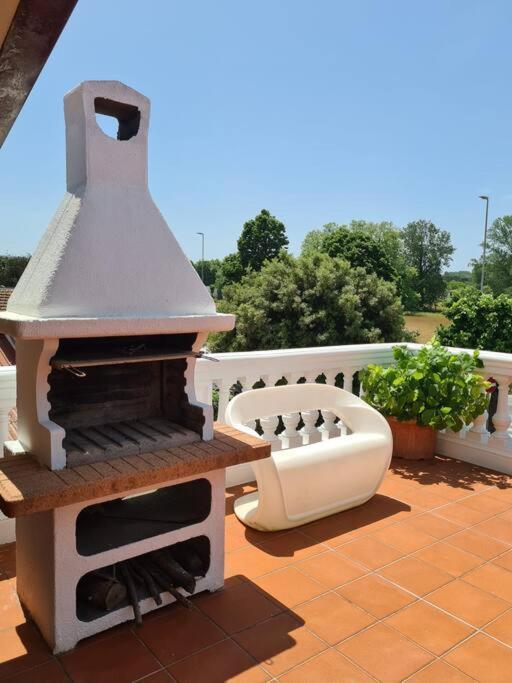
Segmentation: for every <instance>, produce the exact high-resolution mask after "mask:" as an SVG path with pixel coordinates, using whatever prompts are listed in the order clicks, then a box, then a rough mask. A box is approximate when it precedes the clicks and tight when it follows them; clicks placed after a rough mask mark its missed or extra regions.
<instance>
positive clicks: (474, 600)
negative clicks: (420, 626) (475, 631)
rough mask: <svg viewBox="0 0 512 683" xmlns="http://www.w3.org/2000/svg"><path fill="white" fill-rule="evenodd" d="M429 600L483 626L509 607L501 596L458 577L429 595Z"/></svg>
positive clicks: (451, 612) (476, 624) (474, 624)
mask: <svg viewBox="0 0 512 683" xmlns="http://www.w3.org/2000/svg"><path fill="white" fill-rule="evenodd" d="M428 601H429V602H432V603H433V604H434V605H437V606H438V607H441V609H444V610H446V611H447V612H450V614H453V615H454V616H456V617H459V618H460V619H464V621H467V622H468V623H470V624H473V626H478V627H481V626H483V625H484V624H487V622H489V621H491V619H494V618H495V617H497V616H498V615H499V614H501V613H502V612H505V610H507V609H508V608H509V604H508V603H507V602H505V601H504V600H501V599H500V598H497V597H495V596H494V595H491V594H490V593H487V592H486V591H483V590H480V588H476V586H472V585H471V584H469V583H466V582H465V581H462V580H461V579H456V580H455V581H453V582H452V583H450V584H448V585H447V586H443V587H442V588H440V589H439V590H437V591H435V593H432V594H431V595H429V596H428Z"/></svg>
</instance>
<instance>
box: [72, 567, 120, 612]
mask: <svg viewBox="0 0 512 683" xmlns="http://www.w3.org/2000/svg"><path fill="white" fill-rule="evenodd" d="M77 597H78V599H79V600H81V601H83V602H89V603H91V604H92V605H94V606H95V607H97V608H98V609H101V610H104V611H105V612H109V611H110V610H113V609H114V608H116V607H117V606H118V605H120V604H121V603H122V602H123V600H125V599H126V588H125V586H124V585H123V584H122V583H121V582H120V581H117V579H114V578H112V577H111V576H108V574H106V573H104V572H91V573H90V574H86V575H85V576H84V577H83V578H82V579H80V581H79V583H78V587H77Z"/></svg>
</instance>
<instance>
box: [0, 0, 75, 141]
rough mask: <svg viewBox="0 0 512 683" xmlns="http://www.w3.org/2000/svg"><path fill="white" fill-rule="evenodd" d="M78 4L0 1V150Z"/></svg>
mask: <svg viewBox="0 0 512 683" xmlns="http://www.w3.org/2000/svg"><path fill="white" fill-rule="evenodd" d="M77 2H78V0H0V147H1V146H2V144H3V142H4V140H5V138H6V137H7V135H8V133H9V131H10V129H11V127H12V125H13V123H14V122H15V120H16V117H17V116H18V114H19V113H20V111H21V108H22V107H23V105H24V103H25V100H26V99H27V97H28V96H29V94H30V91H31V90H32V88H33V86H34V83H35V82H36V80H37V77H38V76H39V74H40V73H41V70H42V68H43V66H44V65H45V63H46V60H47V59H48V57H49V56H50V54H51V51H52V50H53V48H54V46H55V43H56V42H57V40H58V38H59V36H60V34H61V32H62V29H63V28H64V26H65V25H66V22H67V20H68V19H69V17H70V15H71V13H72V11H73V9H74V8H75V5H76V3H77Z"/></svg>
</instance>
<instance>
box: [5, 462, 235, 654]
mask: <svg viewBox="0 0 512 683" xmlns="http://www.w3.org/2000/svg"><path fill="white" fill-rule="evenodd" d="M198 478H200V479H207V480H208V481H209V482H210V485H211V494H212V499H211V510H210V514H209V515H208V517H207V518H206V519H205V520H204V521H202V522H199V523H196V524H191V525H189V526H185V527H182V528H180V529H177V530H175V531H171V532H168V533H164V534H161V535H159V536H153V537H151V538H145V539H143V540H140V541H136V542H134V543H129V544H127V545H124V546H121V547H119V548H114V549H111V550H107V551H104V552H99V553H97V554H95V555H89V556H83V555H80V554H79V553H78V552H77V544H76V520H77V517H78V514H79V513H80V512H81V510H83V509H84V508H85V507H88V506H89V505H92V504H96V503H103V502H106V501H109V500H113V499H115V498H118V497H119V495H114V496H107V497H104V498H98V499H95V500H91V501H88V502H86V503H79V504H76V505H69V506H66V507H62V508H56V509H54V510H51V511H49V512H40V513H35V514H33V515H29V516H26V517H19V518H17V520H16V537H17V538H16V540H17V544H16V561H17V587H18V594H19V597H20V600H21V602H22V603H23V605H24V606H25V607H26V608H27V609H28V611H29V612H30V614H31V615H32V618H33V619H34V621H35V623H36V624H37V626H38V627H39V629H40V631H41V633H42V635H43V637H44V638H45V640H46V642H47V643H48V645H49V646H50V647H51V648H52V650H53V652H54V654H58V653H61V652H65V651H67V650H70V649H72V648H73V647H75V645H76V644H77V642H78V641H79V640H81V639H82V638H87V637H88V636H92V635H94V634H96V633H99V632H101V631H104V630H106V629H108V628H111V627H113V626H116V625H117V624H120V623H122V622H124V621H129V620H131V619H133V609H132V607H131V606H129V607H122V608H121V609H117V610H113V611H111V612H109V613H106V614H105V615H104V616H101V617H99V618H96V619H93V620H92V621H82V620H80V619H79V618H78V616H77V599H76V587H77V584H78V581H79V580H80V578H81V577H82V576H83V575H84V574H87V573H88V572H90V571H93V570H95V569H100V568H102V567H106V566H109V565H112V564H114V563H116V562H120V561H122V560H126V559H129V558H133V557H137V556H139V555H143V554H145V553H147V552H151V551H153V550H157V549H159V548H164V547H167V546H170V545H173V544H174V543H179V542H181V541H186V540H188V539H191V538H196V537H198V536H206V537H207V538H208V539H209V542H210V565H209V569H208V571H207V573H206V575H205V576H204V577H202V578H200V579H198V581H197V588H196V593H200V592H202V591H215V590H218V589H220V588H222V586H223V584H224V506H225V499H224V498H225V497H224V488H225V471H224V470H223V469H222V470H215V471H212V472H209V473H207V474H205V475H202V476H201V477H187V478H184V479H179V480H176V481H172V482H166V483H164V484H160V485H158V486H153V487H150V488H143V489H137V490H134V491H130V495H133V494H138V493H144V492H149V491H152V490H155V489H157V488H162V487H165V486H171V485H172V486H173V485H175V484H182V483H185V482H190V481H193V480H195V479H198ZM129 523H130V522H129V521H126V524H129ZM161 597H162V606H164V605H168V604H170V603H172V602H174V601H175V598H174V597H173V596H171V595H170V593H167V592H164V593H162V594H161ZM140 609H141V613H142V614H145V613H147V612H150V611H152V610H154V609H157V605H156V603H155V602H154V600H153V599H152V598H147V599H144V600H142V601H141V602H140Z"/></svg>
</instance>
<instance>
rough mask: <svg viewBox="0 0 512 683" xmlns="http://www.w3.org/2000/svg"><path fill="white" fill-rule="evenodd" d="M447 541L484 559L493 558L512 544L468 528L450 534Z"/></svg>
mask: <svg viewBox="0 0 512 683" xmlns="http://www.w3.org/2000/svg"><path fill="white" fill-rule="evenodd" d="M446 543H449V544H450V545H454V546H456V547H457V548H460V549H461V550H466V551H467V552H469V553H472V554H473V555H477V556H478V557H481V558H483V559H484V560H491V559H492V558H493V557H496V555H500V554H501V553H503V552H504V551H505V550H506V549H507V548H509V547H510V546H509V545H508V544H506V543H503V542H502V541H496V540H495V539H494V538H489V537H488V536H486V535H485V534H482V533H479V532H477V531H474V530H473V529H467V530H466V531H461V532H460V533H459V534H455V535H454V536H450V538H447V539H446Z"/></svg>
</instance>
